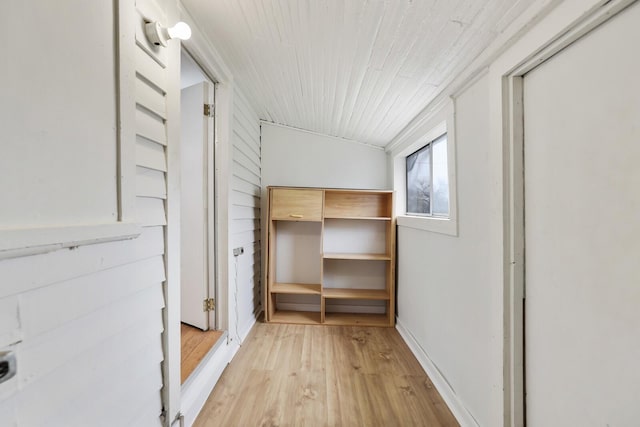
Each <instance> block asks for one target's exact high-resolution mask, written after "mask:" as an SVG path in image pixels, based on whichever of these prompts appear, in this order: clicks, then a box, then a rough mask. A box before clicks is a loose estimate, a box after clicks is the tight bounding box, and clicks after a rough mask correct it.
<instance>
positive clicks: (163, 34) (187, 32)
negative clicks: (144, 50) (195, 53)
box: [144, 21, 191, 47]
mask: <svg viewBox="0 0 640 427" xmlns="http://www.w3.org/2000/svg"><path fill="white" fill-rule="evenodd" d="M144 32H145V34H146V35H147V40H149V41H150V42H151V43H153V44H154V45H156V46H163V47H167V42H168V41H169V40H171V39H180V40H189V39H190V38H191V28H190V27H189V25H188V24H187V23H185V22H182V21H181V22H178V23H177V24H176V25H174V26H173V27H171V28H165V27H163V26H162V25H160V23H159V22H157V21H156V22H147V23H146V24H144Z"/></svg>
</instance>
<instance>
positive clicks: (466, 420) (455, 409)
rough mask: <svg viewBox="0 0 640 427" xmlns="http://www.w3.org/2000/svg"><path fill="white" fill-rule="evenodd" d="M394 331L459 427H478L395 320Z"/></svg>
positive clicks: (411, 336)
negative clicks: (405, 344)
mask: <svg viewBox="0 0 640 427" xmlns="http://www.w3.org/2000/svg"><path fill="white" fill-rule="evenodd" d="M396 329H397V330H398V332H399V333H400V336H401V337H402V338H403V339H404V341H405V342H406V343H407V346H409V349H410V350H411V352H412V353H413V355H414V356H415V357H416V359H418V362H419V363H420V365H421V366H422V369H424V371H425V372H426V373H427V375H428V376H429V378H430V379H431V382H432V383H433V385H434V386H435V388H436V389H437V390H438V393H440V396H442V399H443V400H444V401H445V403H446V404H447V406H448V407H449V409H451V412H452V413H453V416H454V417H456V420H458V423H460V426H461V427H479V425H478V423H477V422H476V420H475V418H473V415H471V414H470V413H469V411H468V410H467V408H465V406H464V405H463V404H462V402H460V399H458V396H457V395H456V393H455V392H454V391H453V389H452V388H451V386H450V385H449V383H448V382H447V380H446V379H445V378H444V377H443V376H442V374H441V373H440V371H439V370H438V368H437V367H436V365H435V364H434V363H433V362H432V361H431V359H430V358H429V356H428V355H427V353H426V352H425V351H424V349H423V348H422V347H421V346H420V344H418V341H417V340H416V339H415V337H414V336H413V334H411V332H410V331H409V330H408V329H407V328H406V327H405V326H404V325H403V324H402V322H400V320H399V319H396Z"/></svg>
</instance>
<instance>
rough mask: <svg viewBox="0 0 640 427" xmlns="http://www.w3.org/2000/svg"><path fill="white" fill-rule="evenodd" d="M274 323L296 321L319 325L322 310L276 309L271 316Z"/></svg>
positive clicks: (296, 322) (302, 323) (297, 322)
mask: <svg viewBox="0 0 640 427" xmlns="http://www.w3.org/2000/svg"><path fill="white" fill-rule="evenodd" d="M271 322H272V323H294V324H298V325H319V324H320V312H313V311H289V310H276V311H275V313H273V315H272V316H271Z"/></svg>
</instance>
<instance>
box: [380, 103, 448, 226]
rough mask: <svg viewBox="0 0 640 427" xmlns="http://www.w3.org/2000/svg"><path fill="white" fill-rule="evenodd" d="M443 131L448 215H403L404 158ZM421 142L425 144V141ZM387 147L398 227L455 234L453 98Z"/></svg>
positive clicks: (405, 212) (405, 202) (404, 202)
mask: <svg viewBox="0 0 640 427" xmlns="http://www.w3.org/2000/svg"><path fill="white" fill-rule="evenodd" d="M444 134H446V135H447V175H448V177H449V215H448V216H440V215H420V214H407V210H406V207H407V189H406V185H407V183H406V179H407V178H406V175H407V172H406V158H407V156H408V155H410V154H412V153H415V152H416V151H418V150H419V149H420V148H422V147H425V146H426V145H428V144H430V143H432V142H433V141H435V140H436V139H438V138H439V137H440V136H442V135H444ZM425 141H429V143H428V144H425ZM389 148H390V157H391V162H392V166H393V170H392V179H393V188H394V190H395V192H396V201H395V206H394V210H395V216H396V219H397V223H398V226H400V227H408V228H413V229H417V230H424V231H430V232H434V233H440V234H446V235H450V236H457V235H458V205H457V185H456V155H455V153H456V132H455V113H454V104H453V100H451V99H447V100H446V102H445V103H442V104H440V106H439V107H438V108H437V109H435V111H434V113H433V114H431V115H429V117H428V118H427V119H425V120H423V121H421V122H420V123H416V124H415V125H414V126H413V127H412V128H411V129H409V130H408V131H407V132H406V133H404V134H402V135H400V136H399V137H398V139H397V140H396V141H393V143H392V146H391V147H389ZM432 173H433V172H432Z"/></svg>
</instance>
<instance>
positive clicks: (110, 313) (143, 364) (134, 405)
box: [0, 1, 171, 426]
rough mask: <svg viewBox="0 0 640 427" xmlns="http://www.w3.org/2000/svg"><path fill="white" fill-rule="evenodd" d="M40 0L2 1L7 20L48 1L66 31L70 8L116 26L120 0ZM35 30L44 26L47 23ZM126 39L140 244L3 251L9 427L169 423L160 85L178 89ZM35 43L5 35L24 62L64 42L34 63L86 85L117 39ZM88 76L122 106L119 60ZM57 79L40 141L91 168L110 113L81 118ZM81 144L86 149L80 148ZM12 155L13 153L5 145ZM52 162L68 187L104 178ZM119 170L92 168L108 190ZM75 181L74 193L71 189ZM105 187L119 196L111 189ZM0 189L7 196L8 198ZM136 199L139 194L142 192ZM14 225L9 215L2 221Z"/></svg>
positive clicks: (4, 417)
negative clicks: (13, 365)
mask: <svg viewBox="0 0 640 427" xmlns="http://www.w3.org/2000/svg"><path fill="white" fill-rule="evenodd" d="M40 3H42V4H38V5H36V4H30V5H29V6H28V7H23V6H20V7H19V9H20V11H17V10H16V11H14V12H12V13H6V14H5V13H4V11H3V16H13V18H12V20H14V21H15V22H21V23H22V25H24V24H25V23H29V22H32V21H34V19H33V16H32V15H39V14H42V13H44V11H46V19H47V22H57V23H58V26H57V27H56V28H58V29H64V28H74V25H73V24H71V23H70V22H69V19H70V17H71V16H73V17H74V18H77V19H80V20H81V21H86V22H88V23H91V22H93V21H92V20H93V19H96V20H98V21H99V22H105V23H108V22H110V20H109V19H108V14H109V13H112V11H113V10H114V9H113V7H112V6H111V5H107V7H106V10H101V8H100V7H97V6H95V7H94V6H91V7H88V6H86V5H85V4H84V3H83V2H80V3H83V5H82V7H80V6H79V4H75V5H74V4H72V3H70V4H68V5H67V6H65V7H61V6H56V7H49V3H48V2H40ZM138 3H139V4H138V7H140V8H142V9H145V8H148V9H149V10H148V11H149V12H150V13H151V12H152V13H156V14H157V15H156V16H158V17H163V16H164V14H165V13H166V10H163V9H161V8H159V7H156V6H155V3H152V2H142V1H139V2H138ZM130 5H131V6H132V3H131V4H130ZM67 7H68V8H70V9H69V10H67ZM121 16H122V17H123V20H124V22H125V25H127V24H126V23H129V24H132V23H134V22H136V23H140V22H141V18H140V15H138V13H137V12H136V11H135V10H134V9H133V7H131V8H130V9H128V8H126V7H125V8H124V9H122V10H121ZM34 22H37V20H36V21H34ZM132 27H133V26H132ZM132 27H130V29H131V30H133V28H132ZM113 28H114V27H113V26H112V25H90V26H89V28H85V30H86V31H87V33H84V32H83V36H82V37H81V38H78V37H77V33H75V30H74V33H73V34H74V39H75V40H81V39H82V38H84V39H86V40H91V39H92V37H94V36H95V35H98V36H99V37H101V38H104V39H106V40H114V34H113ZM25 30H26V29H25ZM28 32H29V33H30V34H34V35H39V34H41V33H40V32H39V30H38V29H35V30H33V31H28ZM138 35H140V33H139V34H138ZM128 36H131V37H130V38H124V39H121V40H123V41H124V42H123V46H122V49H123V50H124V51H126V54H125V55H131V56H128V61H126V60H125V61H123V64H126V65H128V66H129V67H130V68H128V69H126V70H125V74H126V76H128V77H130V79H131V80H130V83H131V85H130V86H129V85H128V82H126V81H124V80H123V81H122V82H121V83H122V84H123V89H122V92H121V95H122V99H124V100H126V101H127V102H130V105H127V106H126V109H124V110H122V113H123V115H122V117H121V119H122V121H123V122H126V123H130V124H131V125H132V126H131V128H128V130H130V131H131V137H132V138H131V141H128V140H127V143H130V144H131V146H126V148H123V152H126V153H130V154H131V156H130V157H126V156H125V157H122V159H124V160H125V162H124V163H123V164H122V165H121V166H122V170H131V171H132V173H133V175H132V176H130V177H129V178H132V181H127V182H125V183H124V185H125V186H129V187H130V188H131V189H132V192H131V194H132V196H133V195H134V194H135V220H136V221H137V222H139V223H140V224H141V225H142V231H141V235H140V237H138V238H137V239H134V240H124V241H116V242H111V243H104V244H95V245H84V246H78V247H72V248H70V249H63V250H58V251H53V252H50V253H46V254H40V255H33V256H24V257H18V258H13V259H6V260H1V261H0V284H1V286H0V307H1V308H0V313H1V314H0V319H1V320H2V321H1V322H0V324H1V326H0V349H4V348H10V349H13V350H14V351H16V353H17V365H18V374H17V376H16V377H15V378H14V379H12V380H10V381H8V382H5V383H3V384H0V424H2V425H20V426H39V425H46V426H58V425H60V426H80V425H149V426H151V425H160V414H161V412H162V401H161V395H160V393H161V388H162V385H163V376H162V369H161V363H162V362H163V360H166V358H165V355H164V354H163V344H162V333H163V312H162V310H163V307H164V306H165V299H164V295H163V283H164V281H165V279H166V277H165V266H164V260H163V254H164V252H165V239H164V224H166V219H165V210H164V201H165V199H166V195H167V189H166V180H165V172H166V170H167V164H166V154H165V147H166V144H167V140H168V139H167V126H168V123H169V122H170V120H169V118H170V116H169V115H168V113H167V107H166V106H167V104H166V96H165V95H166V94H169V95H171V90H170V88H169V87H168V86H167V85H166V82H167V70H166V68H165V67H163V66H161V65H160V64H159V63H158V62H157V61H156V60H154V59H152V57H151V55H150V52H146V51H145V50H144V49H143V46H145V41H140V42H139V45H138V46H136V44H135V40H134V38H133V37H134V34H133V31H131V32H130V33H128ZM5 40H6V39H5ZM30 40H31V39H30V38H28V37H25V38H23V37H18V38H14V39H11V40H8V41H7V42H8V43H10V44H11V45H12V46H14V47H15V48H17V49H18V50H19V51H20V53H19V55H21V56H23V57H25V58H31V59H33V58H44V57H46V55H49V54H55V53H56V52H57V53H58V54H59V56H57V57H56V58H54V59H52V60H51V61H50V62H48V63H47V66H46V67H44V68H42V67H41V64H40V63H38V64H35V63H34V64H33V65H29V66H33V67H37V68H38V69H39V70H40V71H43V70H56V72H61V73H62V74H64V75H65V76H73V78H72V79H71V80H69V81H70V82H76V83H77V87H82V85H83V84H86V83H87V82H88V81H89V79H88V78H87V79H84V78H83V77H82V76H84V75H85V74H86V73H87V72H89V69H90V68H91V67H92V66H95V64H99V63H100V61H101V60H102V59H103V57H104V55H105V52H108V51H111V50H112V49H113V47H109V46H106V45H105V46H102V47H101V46H100V45H96V46H94V47H87V48H84V49H81V50H80V51H79V50H78V48H77V47H76V48H73V47H70V46H69V45H68V44H67V43H66V42H64V40H60V39H59V38H58V37H55V36H54V37H52V38H50V40H51V41H52V42H54V44H53V45H47V44H46V43H41V42H40V40H39V41H38V43H31V41H30ZM47 40H49V39H47ZM103 49H104V50H103ZM78 52H80V54H77V53H78ZM165 60H166V57H162V58H160V61H161V62H163V61H165ZM10 62H13V61H10ZM86 64H90V65H88V66H87V65H86ZM135 71H138V73H139V74H138V77H134V75H135ZM91 74H92V75H93V78H97V76H101V77H100V78H102V79H104V81H102V80H98V81H92V82H91V85H92V88H90V90H89V92H88V93H90V94H91V98H95V99H97V100H101V101H102V102H103V103H104V104H105V105H111V106H113V105H116V103H117V98H116V96H115V92H114V90H113V82H112V81H111V80H112V79H113V68H110V70H109V72H108V73H106V74H104V75H103V74H101V73H97V74H93V72H92V73H91ZM51 75H52V76H53V74H51ZM42 76H44V77H46V74H42V75H41V76H40V77H39V78H42ZM78 76H80V78H79V79H78ZM141 76H144V78H141ZM22 79H23V80H21V78H20V77H18V78H17V81H13V83H12V84H13V85H16V86H17V87H23V88H26V87H29V86H31V85H33V84H34V83H35V81H34V78H33V77H30V78H28V79H27V78H26V77H25V76H22ZM125 80H126V79H125ZM61 85H62V82H61V81H60V80H59V79H58V78H57V77H53V78H52V80H51V81H48V82H47V87H48V88H49V89H50V90H43V91H39V92H38V98H39V100H40V102H41V103H42V104H43V105H49V104H55V105H57V107H56V111H55V117H56V118H57V120H56V123H55V124H49V123H46V122H45V124H44V125H43V130H42V132H40V135H39V137H38V138H39V139H38V143H39V144H42V145H43V146H45V145H46V146H47V147H55V150H56V153H58V155H60V154H62V156H64V157H66V158H68V159H73V162H74V163H76V164H77V165H82V164H84V163H85V160H88V162H87V164H90V162H89V161H92V159H93V154H92V148H91V147H92V144H94V142H95V140H94V139H93V138H92V137H91V136H92V133H95V134H96V136H97V137H102V136H104V135H103V128H102V127H101V120H103V119H104V118H103V117H102V112H101V111H100V110H99V109H94V108H92V107H91V106H90V105H84V108H83V110H82V117H79V116H78V115H77V114H76V111H75V110H74V109H73V108H67V105H74V106H77V103H78V101H79V99H81V98H79V97H80V96H81V95H77V94H74V93H72V92H68V93H65V94H64V96H62V97H61V96H60V95H59V94H58V90H60V89H61V87H62V86H61ZM85 89H86V88H85ZM105 91H106V93H105ZM65 96H67V97H68V98H66V99H65V98H64V97H65ZM0 102H2V110H3V111H4V110H5V109H7V108H10V109H14V111H16V114H17V115H18V116H20V117H19V118H18V119H17V123H23V124H24V123H27V122H32V121H33V117H34V116H33V108H32V107H33V103H32V102H31V101H30V99H29V97H23V96H20V97H13V96H11V97H4V96H3V97H2V99H1V101H0ZM134 104H136V105H134ZM78 122H82V127H83V128H84V132H85V133H86V134H85V135H84V136H83V137H82V139H81V140H80V141H78V139H76V136H74V137H72V138H70V137H69V135H68V132H66V131H65V129H74V128H77V127H78V126H77V124H78ZM113 129H115V123H114V124H112V127H111V130H110V131H109V132H108V135H110V136H111V137H113V135H112V131H113ZM32 130H33V128H31V127H24V126H23V127H21V128H18V129H14V130H12V131H11V132H9V133H8V134H6V135H5V137H7V138H10V139H11V138H16V139H20V138H21V136H20V135H23V134H24V133H25V132H29V131H32ZM134 133H135V134H136V135H134ZM98 139H100V138H98ZM78 142H81V144H82V146H84V147H85V149H83V150H78V149H77V146H78ZM123 147H124V146H123ZM113 154H115V145H114V147H113ZM5 155H6V158H11V154H10V152H6V153H5ZM13 161H14V162H18V163H19V162H26V163H25V166H27V165H28V166H29V167H32V166H33V165H37V164H40V163H42V162H45V163H47V164H51V165H53V166H56V162H55V157H54V156H52V155H51V153H50V152H48V151H47V150H33V151H32V152H31V154H30V156H29V157H28V158H26V159H22V160H20V159H17V158H14V159H13ZM105 164H108V163H105ZM55 171H56V173H55V174H49V173H47V176H46V180H47V182H48V186H62V187H65V186H66V183H68V182H69V181H70V180H71V181H73V182H76V183H78V184H77V185H81V186H91V183H92V180H95V179H96V176H98V175H95V174H93V173H92V172H91V171H85V172H83V171H82V169H81V168H66V167H60V165H57V167H56V169H55ZM116 174H117V171H116V169H115V168H113V170H111V172H109V174H108V176H107V177H104V176H101V177H99V178H97V179H99V181H98V182H97V183H96V184H97V185H96V188H102V187H103V186H104V185H111V186H113V185H114V183H115V176H116ZM35 176H37V173H36V175H35ZM43 178H45V177H44V176H41V177H40V178H39V179H43ZM4 179H6V180H7V181H8V182H13V185H14V187H15V188H17V189H19V191H20V192H21V193H22V194H29V195H30V197H34V198H42V199H46V200H47V201H48V203H59V204H64V203H65V200H66V198H65V197H55V198H50V196H51V194H50V192H49V191H48V190H47V187H44V186H40V185H32V184H31V183H30V182H28V181H25V180H22V179H19V177H18V176H17V175H14V174H8V175H5V176H4V177H3V180H4ZM74 185H75V184H74ZM66 191H67V192H70V193H69V194H71V193H73V189H72V188H71V187H69V188H66ZM100 197H105V194H104V192H102V191H99V192H98V191H96V192H94V193H93V194H92V195H91V197H83V200H82V203H83V204H84V205H86V206H89V205H92V206H99V205H100V204H99V203H97V202H95V203H94V200H93V198H100ZM106 197H107V198H108V199H109V203H113V200H111V199H113V196H112V195H107V196H106ZM0 198H1V199H3V200H6V198H5V197H4V194H2V195H0ZM131 202H134V200H133V197H132V200H131ZM67 207H68V206H67ZM33 209H34V210H32V211H31V212H30V213H31V215H36V216H37V215H39V216H41V217H42V218H46V217H47V212H48V211H47V209H40V208H33ZM39 209H40V210H39ZM60 211H64V209H61V210H60ZM56 212H58V210H56ZM83 212H85V213H86V212H91V210H90V209H85V210H83ZM96 219H100V217H99V216H91V217H90V218H78V217H77V216H75V215H73V214H72V213H69V212H67V213H66V214H65V215H64V218H63V220H61V221H59V222H60V223H67V222H68V223H71V224H77V223H79V222H84V221H94V220H96ZM6 225H7V224H4V223H3V224H0V227H5V226H6ZM63 237H64V236H63Z"/></svg>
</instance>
